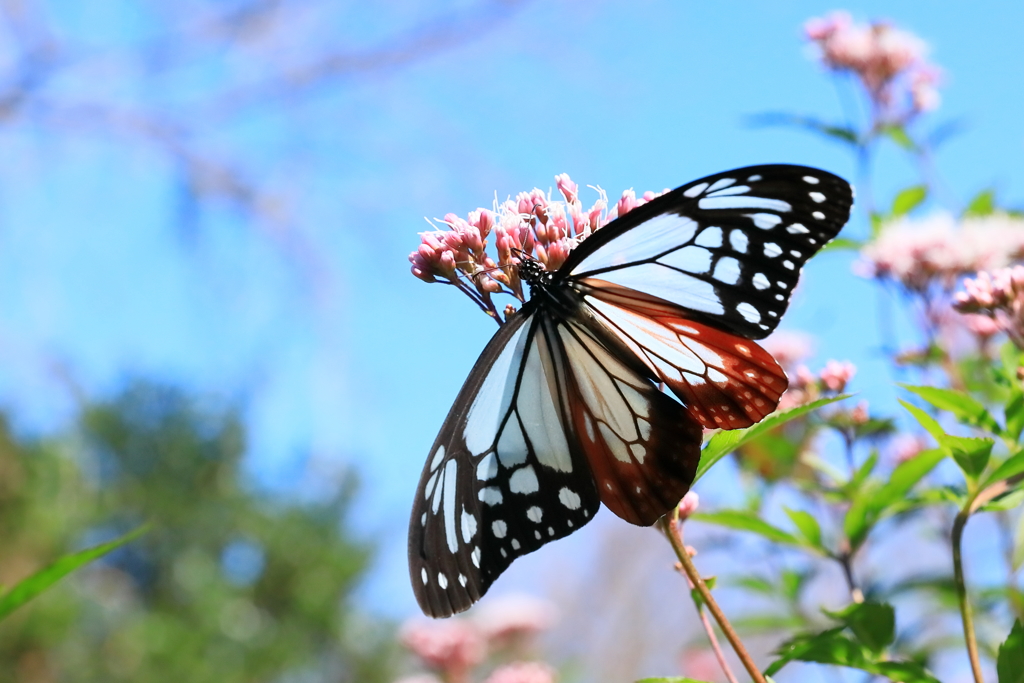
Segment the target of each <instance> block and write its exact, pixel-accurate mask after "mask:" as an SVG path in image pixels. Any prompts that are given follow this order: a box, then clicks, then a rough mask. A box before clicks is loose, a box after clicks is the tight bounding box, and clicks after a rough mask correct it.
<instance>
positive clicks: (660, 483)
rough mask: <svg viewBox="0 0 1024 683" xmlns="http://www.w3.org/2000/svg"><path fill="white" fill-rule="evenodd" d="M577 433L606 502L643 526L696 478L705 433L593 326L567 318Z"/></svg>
mask: <svg viewBox="0 0 1024 683" xmlns="http://www.w3.org/2000/svg"><path fill="white" fill-rule="evenodd" d="M558 335H559V338H560V340H561V342H562V346H563V348H564V351H565V357H566V362H567V365H568V368H569V383H568V384H569V397H570V400H569V405H570V413H571V419H572V422H573V426H574V431H575V432H576V434H577V435H578V436H579V439H580V442H581V444H582V446H583V451H584V452H585V453H586V456H587V461H588V462H589V463H590V470H591V472H593V476H594V479H595V480H596V482H597V490H598V492H599V494H600V496H601V501H602V502H603V503H604V504H605V505H607V506H608V508H609V509H610V510H611V511H612V512H614V513H615V514H616V515H618V516H619V517H621V518H622V519H624V520H626V521H627V522H631V523H633V524H639V525H642V526H648V525H650V524H653V523H654V522H655V521H657V519H658V518H659V517H661V516H662V515H664V514H665V513H666V512H668V511H669V510H671V509H672V508H673V507H674V506H675V505H676V504H678V503H679V500H680V499H681V498H682V497H683V495H684V494H685V493H686V491H687V490H688V489H689V488H690V484H691V483H692V482H693V477H694V474H695V473H696V471H697V464H698V463H699V462H700V446H701V437H702V431H701V428H700V425H698V424H697V422H696V421H695V420H694V419H693V418H692V417H691V416H690V415H689V413H688V412H687V411H686V409H685V408H684V407H683V406H682V405H680V404H679V403H678V402H677V401H675V400H674V399H672V398H671V397H670V396H668V395H667V394H664V393H662V392H661V391H660V390H659V389H658V388H657V387H656V386H655V385H654V384H652V383H651V381H650V380H649V379H647V378H645V377H644V376H643V375H641V374H639V373H637V372H636V371H635V370H634V369H632V368H630V367H629V366H628V365H627V364H626V363H624V362H622V361H621V360H620V356H619V354H617V353H616V352H615V351H613V350H612V349H611V348H610V347H608V346H606V345H605V344H603V343H602V342H601V341H600V339H599V337H598V336H595V334H594V330H593V327H592V324H580V323H578V322H576V323H562V324H560V325H559V326H558Z"/></svg>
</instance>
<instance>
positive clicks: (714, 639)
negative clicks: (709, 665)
mask: <svg viewBox="0 0 1024 683" xmlns="http://www.w3.org/2000/svg"><path fill="white" fill-rule="evenodd" d="M697 614H699V615H700V622H701V623H702V624H704V630H705V631H707V634H708V641H710V643H711V650H712V651H713V652H714V653H715V658H716V659H717V660H718V665H719V666H721V667H722V671H723V672H724V673H725V677H726V679H728V681H729V683H739V681H738V680H737V679H736V674H734V673H733V672H732V669H730V668H729V662H727V661H725V653H724V652H722V646H721V645H719V644H718V636H716V635H715V627H714V626H712V625H711V620H710V619H708V615H707V612H705V611H704V608H703V607H701V606H700V605H698V606H697Z"/></svg>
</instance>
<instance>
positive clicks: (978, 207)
mask: <svg viewBox="0 0 1024 683" xmlns="http://www.w3.org/2000/svg"><path fill="white" fill-rule="evenodd" d="M995 210H996V193H995V190H991V189H989V190H982V191H981V192H979V193H978V194H976V195H974V199H972V200H971V201H970V203H969V204H968V205H967V208H966V209H964V218H968V217H970V216H988V215H991V214H992V213H993V212H994V211H995Z"/></svg>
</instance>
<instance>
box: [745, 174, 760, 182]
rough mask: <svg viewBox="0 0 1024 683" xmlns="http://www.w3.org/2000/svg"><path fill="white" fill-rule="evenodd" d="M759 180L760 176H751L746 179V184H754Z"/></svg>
mask: <svg viewBox="0 0 1024 683" xmlns="http://www.w3.org/2000/svg"><path fill="white" fill-rule="evenodd" d="M760 179H761V176H759V175H752V176H750V177H749V178H747V182H748V183H756V182H757V181H758V180H760Z"/></svg>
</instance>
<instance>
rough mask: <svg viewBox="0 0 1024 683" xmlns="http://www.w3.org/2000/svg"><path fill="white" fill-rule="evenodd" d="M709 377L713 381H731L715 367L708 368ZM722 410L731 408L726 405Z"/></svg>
mask: <svg viewBox="0 0 1024 683" xmlns="http://www.w3.org/2000/svg"><path fill="white" fill-rule="evenodd" d="M708 379H709V380H711V381H712V382H728V381H729V378H728V377H726V376H725V375H723V374H722V373H721V372H719V371H718V370H716V369H715V368H708ZM722 410H725V411H728V410H729V409H728V408H727V407H726V406H722Z"/></svg>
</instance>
